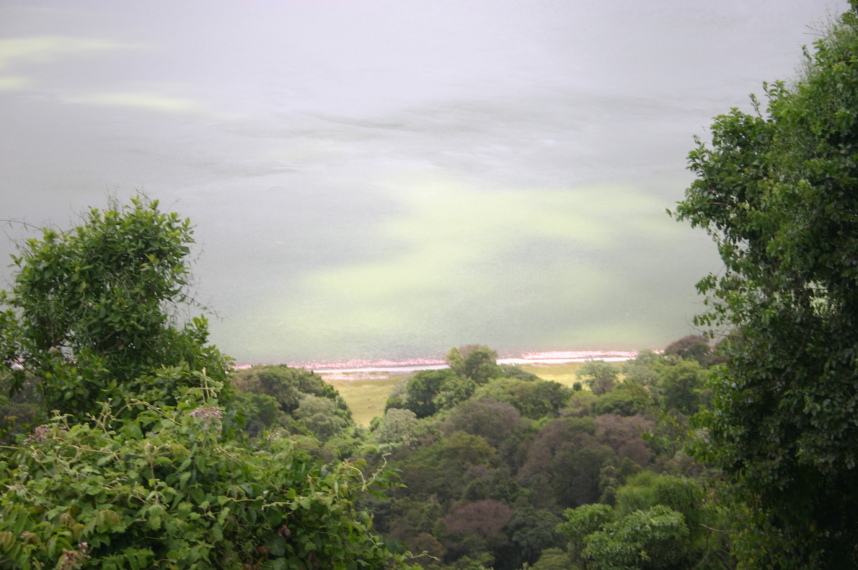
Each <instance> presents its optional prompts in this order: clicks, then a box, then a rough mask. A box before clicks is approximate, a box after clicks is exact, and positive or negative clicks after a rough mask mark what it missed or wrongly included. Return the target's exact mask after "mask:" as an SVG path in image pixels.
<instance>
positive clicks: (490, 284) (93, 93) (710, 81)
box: [0, 0, 848, 363]
mask: <svg viewBox="0 0 858 570" xmlns="http://www.w3.org/2000/svg"><path fill="white" fill-rule="evenodd" d="M847 7H848V3H847V2H846V1H830V0H815V1H792V2H790V1H783V0H759V1H755V2H746V1H745V0H727V1H723V2H717V3H716V2H703V1H689V0H654V1H652V2H645V3H643V2H637V1H632V0H608V1H603V2H598V3H597V2H580V1H572V0H550V1H545V0H515V1H513V0H510V1H504V0H469V1H467V2H466V1H453V0H399V1H395V0H386V1H382V0H363V1H360V2H358V1H347V0H320V1H310V0H285V1H273V0H271V1H261V0H260V1H256V2H237V1H236V2H226V1H221V2H217V1H214V2H197V1H192V0H177V1H169V2H168V1H157V0H156V1H146V2H142V1H138V2H114V1H99V2H93V1H68V0H52V1H39V0H27V1H19V0H6V1H4V2H3V3H0V218H3V219H14V220H22V221H26V222H29V223H31V224H37V225H43V224H54V225H57V226H60V227H68V226H69V225H70V223H71V221H72V220H74V219H75V217H76V216H77V214H78V213H80V212H82V211H84V210H85V209H86V208H87V207H88V206H102V205H105V204H106V202H107V196H117V197H119V198H120V199H125V198H126V197H128V196H130V195H133V194H134V193H135V192H137V191H141V192H144V193H146V194H147V195H149V196H150V197H152V198H157V199H160V200H161V202H162V204H163V205H164V206H165V207H167V208H169V209H172V210H175V211H178V212H180V213H181V214H182V215H184V216H188V217H190V218H191V219H192V220H193V221H194V222H195V224H196V228H197V229H196V239H197V246H198V247H197V250H196V254H197V259H196V261H195V264H194V271H195V274H196V276H197V280H198V283H197V285H196V296H197V297H198V299H199V300H200V301H202V302H203V303H205V304H206V305H208V306H210V307H211V308H212V309H214V310H215V311H216V312H217V317H215V318H212V322H211V330H212V341H213V342H215V343H216V344H217V345H218V346H219V347H221V348H222V349H223V350H224V351H225V352H227V353H228V354H231V355H232V356H234V357H235V358H236V359H237V360H238V361H240V362H290V363H299V362H307V361H334V360H346V359H357V358H362V359H368V360H372V359H391V360H407V359H415V358H436V357H438V356H439V355H441V354H443V352H445V351H446V350H447V349H448V348H450V347H452V346H458V345H461V344H467V343H482V344H488V345H490V346H492V347H493V348H496V349H497V350H499V351H500V352H502V353H505V354H516V353H521V352H525V351H536V350H539V351H545V350H588V349H605V350H608V349H613V350H634V349H640V348H661V347H663V346H664V345H665V344H667V343H669V342H670V341H672V340H675V339H677V338H679V337H681V336H683V335H686V334H689V333H692V332H694V329H693V327H692V325H691V319H692V318H693V316H694V315H695V314H696V313H698V312H700V311H701V310H702V303H701V300H700V299H699V298H698V297H697V295H696V292H695V289H694V283H695V282H696V281H697V280H698V279H699V278H701V277H702V276H703V275H704V274H706V273H708V272H709V271H717V270H718V268H719V262H718V259H717V256H716V253H715V251H714V247H713V246H712V244H711V242H710V241H709V240H708V238H707V237H706V236H705V235H704V234H703V233H702V232H694V231H692V230H690V229H688V228H686V227H684V226H682V225H679V224H677V223H675V222H674V221H672V220H671V219H670V218H669V217H668V216H667V215H666V214H665V209H666V208H671V207H672V206H673V205H674V203H675V202H676V201H677V200H679V199H681V198H682V195H683V191H684V188H685V187H686V186H687V185H688V184H689V182H690V181H691V175H690V174H689V173H688V172H687V171H686V170H685V166H686V155H687V153H688V151H689V150H691V148H692V147H693V140H692V137H693V135H695V134H696V135H700V136H702V137H703V138H706V136H707V131H706V128H707V126H708V125H709V124H711V118H712V117H713V116H714V115H716V114H719V113H724V112H726V111H728V110H729V109H730V107H734V106H735V107H742V108H744V109H748V108H749V105H748V95H749V94H750V93H752V92H755V93H761V91H762V89H761V83H762V82H763V81H764V80H768V81H772V80H778V79H790V78H791V77H793V76H794V73H795V70H796V68H797V66H798V65H799V64H800V62H801V47H802V45H805V44H811V43H812V42H813V41H814V40H815V39H816V38H817V37H818V36H819V30H821V29H823V28H824V25H822V24H823V23H824V22H825V21H826V20H828V18H829V15H831V14H835V15H836V14H838V13H840V12H841V11H843V10H845V9H847ZM2 229H3V231H4V233H5V235H6V236H7V237H8V238H9V239H21V238H23V237H27V236H29V235H32V234H31V233H28V229H27V228H26V227H25V226H22V225H21V224H14V223H4V224H3V225H2ZM0 242H2V243H0V256H2V257H3V258H4V259H6V258H7V254H8V253H9V252H10V251H13V248H12V246H11V245H10V244H9V243H7V240H0ZM10 275H11V273H10V269H9V268H6V267H2V268H0V278H1V279H2V281H3V282H4V283H6V282H8V280H9V277H10Z"/></svg>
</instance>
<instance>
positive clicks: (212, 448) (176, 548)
mask: <svg viewBox="0 0 858 570" xmlns="http://www.w3.org/2000/svg"><path fill="white" fill-rule="evenodd" d="M180 401H181V403H180V404H179V405H178V406H176V407H155V406H148V407H147V409H146V410H145V411H143V412H140V413H138V414H137V415H136V417H135V418H134V419H123V420H121V421H118V420H117V419H116V418H115V416H113V415H112V414H111V413H110V410H109V407H108V406H105V409H104V413H103V414H102V415H100V416H99V417H98V418H97V420H96V421H94V422H92V423H78V424H72V423H70V422H69V418H68V417H63V416H57V417H56V418H55V419H54V420H53V421H52V422H51V423H49V424H46V425H43V426H40V427H39V428H37V430H36V431H35V433H34V434H33V435H31V436H30V437H29V438H28V439H27V440H26V441H24V442H23V443H22V445H21V446H20V447H19V448H17V449H15V450H13V451H11V452H8V453H7V454H6V456H5V458H4V461H3V462H2V463H0V476H2V480H3V483H4V484H5V486H6V487H7V489H8V491H7V492H6V493H5V494H4V495H2V497H0V565H4V566H14V567H16V568H23V569H29V568H42V567H46V566H53V565H55V564H56V565H57V567H62V568H74V567H77V566H74V564H83V563H84V562H85V563H86V567H87V568H104V569H107V568H117V569H119V568H151V567H155V566H157V567H163V568H188V567H195V568H237V567H239V566H242V565H244V566H243V567H246V568H262V567H264V568H304V567H316V568H318V567H322V568H343V569H347V568H393V567H402V556H401V555H396V554H393V553H391V552H390V551H389V549H388V548H387V547H386V546H385V544H384V543H383V542H382V540H381V539H380V538H378V537H377V536H375V535H373V534H372V520H371V517H370V515H369V513H367V512H366V511H364V510H361V509H359V508H357V507H356V506H355V503H354V501H355V498H356V497H357V496H358V495H360V494H361V493H363V492H365V491H367V490H370V488H371V487H373V486H379V485H381V486H384V485H389V481H388V480H387V479H386V478H385V476H384V475H383V474H382V473H376V474H375V475H374V476H372V477H370V478H369V479H365V478H364V475H363V474H362V473H361V471H360V469H359V468H358V467H359V465H355V464H350V463H341V464H334V465H323V464H322V463H321V462H320V461H318V460H317V459H316V458H314V457H312V456H310V455H308V454H307V453H305V452H303V451H300V450H298V449H296V448H295V447H294V445H293V444H292V443H290V442H289V441H288V440H272V441H263V442H260V443H259V444H258V446H256V447H253V448H249V447H247V446H246V445H244V444H241V443H238V442H235V441H228V440H227V441H225V440H224V439H223V438H222V437H221V433H220V431H221V424H222V419H221V416H222V409H221V408H219V407H217V405H216V402H215V401H209V402H205V401H204V400H203V398H202V397H201V394H199V393H194V392H193V391H185V392H184V394H183V395H182V397H181V398H180Z"/></svg>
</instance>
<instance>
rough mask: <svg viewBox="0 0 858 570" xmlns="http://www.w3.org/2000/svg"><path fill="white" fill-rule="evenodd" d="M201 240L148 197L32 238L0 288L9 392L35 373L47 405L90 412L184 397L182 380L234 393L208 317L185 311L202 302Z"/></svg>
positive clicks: (2, 355)
mask: <svg viewBox="0 0 858 570" xmlns="http://www.w3.org/2000/svg"><path fill="white" fill-rule="evenodd" d="M192 243H193V230H192V227H191V224H190V221H189V220H187V219H182V218H180V217H179V216H178V214H175V213H164V212H162V211H161V210H160V209H159V208H158V202H157V201H150V200H148V199H144V198H141V197H137V198H133V199H132V200H131V203H130V205H127V206H119V205H117V204H112V205H111V206H110V207H109V208H108V209H105V210H97V209H91V210H90V211H89V212H88V213H87V214H86V215H85V217H84V220H83V223H82V224H80V225H79V226H77V227H75V228H73V229H71V230H69V231H57V230H53V229H45V230H43V232H42V237H41V239H35V238H33V239H30V240H27V241H26V242H25V243H23V244H21V245H20V247H19V255H18V256H14V263H15V266H16V267H17V269H18V272H17V274H16V275H15V277H14V282H13V286H12V290H11V291H9V292H6V291H3V292H0V307H2V306H5V310H4V311H3V312H2V313H0V359H2V364H3V366H5V367H6V369H7V371H8V372H9V374H8V376H7V380H8V381H7V383H6V385H5V386H4V388H5V391H6V392H7V393H11V394H14V393H16V392H18V391H19V390H20V389H21V387H22V383H23V381H24V378H25V375H26V374H29V375H30V377H31V378H33V381H34V382H35V386H36V389H37V390H38V391H39V392H40V394H41V398H42V401H43V403H44V405H45V407H46V409H47V410H56V411H59V412H62V413H66V414H72V415H75V416H77V417H79V418H83V417H85V415H86V414H87V413H97V412H98V411H99V409H100V405H99V404H98V402H104V401H107V400H109V399H112V400H113V401H114V404H115V406H116V407H117V408H120V407H122V406H123V405H124V404H125V403H126V402H127V401H128V400H129V399H130V398H132V397H133V398H138V399H143V400H147V401H149V402H151V403H159V404H174V403H175V401H174V399H173V392H174V391H175V389H176V388H177V387H178V386H198V385H201V383H203V382H206V381H213V382H214V383H218V384H219V385H220V386H221V399H222V400H223V399H224V398H225V396H226V395H227V394H226V392H225V391H228V385H225V382H224V380H225V378H226V373H227V370H228V362H227V359H226V358H225V357H224V356H223V355H222V354H221V353H220V352H219V351H218V350H217V349H216V348H215V347H213V346H210V345H207V344H206V342H207V337H208V328H207V323H206V320H205V318H203V317H197V318H192V319H190V320H189V321H186V322H184V323H182V322H180V319H179V316H180V314H181V311H183V310H185V309H187V308H188V307H193V306H194V303H193V301H192V300H191V298H190V297H189V295H188V292H187V288H188V280H189V261H188V256H189V254H190V245H191V244H192Z"/></svg>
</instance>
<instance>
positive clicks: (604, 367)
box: [575, 360, 620, 395]
mask: <svg viewBox="0 0 858 570" xmlns="http://www.w3.org/2000/svg"><path fill="white" fill-rule="evenodd" d="M575 375H576V376H577V377H578V378H581V379H582V380H583V381H584V383H585V384H587V386H589V387H590V389H591V390H592V391H593V393H594V394H596V395H599V394H605V393H607V392H610V391H611V390H613V389H614V385H615V384H616V383H617V378H619V376H620V371H619V369H618V368H617V367H616V366H614V365H613V364H610V363H608V362H605V361H604V360H588V361H587V362H585V363H584V364H582V365H581V368H579V369H578V372H576V373H575Z"/></svg>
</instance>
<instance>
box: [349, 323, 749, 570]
mask: <svg viewBox="0 0 858 570" xmlns="http://www.w3.org/2000/svg"><path fill="white" fill-rule="evenodd" d="M700 344H701V341H700V339H699V337H689V338H687V339H683V340H682V342H680V343H679V344H678V345H677V346H690V347H693V350H692V351H691V353H690V354H693V355H695V356H697V357H699V360H702V361H704V362H707V363H708V362H710V361H711V352H712V349H711V347H710V346H709V345H708V343H706V341H705V339H704V340H703V341H702V345H703V346H702V347H701V346H699V345H700ZM468 350H469V351H471V352H472V353H477V354H492V351H490V350H489V349H487V348H486V347H468ZM456 352H459V351H451V353H453V354H455V353H456ZM493 358H494V356H492V360H491V361H485V360H484V361H483V364H484V365H485V366H486V369H489V370H491V371H492V373H493V374H494V377H488V378H486V379H484V380H482V381H481V383H480V384H479V385H477V384H476V382H473V380H472V379H471V378H467V377H464V376H460V375H458V374H456V373H455V371H453V370H441V371H424V372H417V373H415V374H414V375H413V376H411V377H410V379H408V380H406V381H405V382H403V384H402V385H401V386H400V387H399V388H398V389H396V390H394V395H393V396H392V397H391V398H390V399H389V400H388V402H387V411H386V414H385V416H384V418H379V419H378V420H377V421H375V422H373V428H374V429H373V432H372V434H371V435H370V436H369V438H368V440H367V441H366V443H365V444H364V445H363V447H362V448H360V449H359V452H360V453H361V454H362V455H364V456H365V457H366V458H367V459H368V460H369V461H370V462H374V461H379V458H381V457H382V455H383V454H385V453H386V454H389V455H387V456H386V457H387V462H388V464H389V465H390V466H392V467H393V468H395V469H397V470H398V471H399V475H400V477H401V481H402V483H403V484H404V486H403V487H401V488H398V489H395V490H393V491H391V492H390V495H389V498H387V499H381V500H379V499H376V500H373V501H372V502H371V503H370V504H369V506H370V507H371V509H372V510H373V512H374V513H375V516H376V521H377V524H378V527H379V529H380V530H381V531H383V532H385V533H386V534H387V535H388V536H390V537H391V538H395V539H397V540H401V541H403V542H404V543H405V544H406V545H407V546H408V548H409V549H410V550H411V551H412V552H414V553H415V554H419V553H422V554H421V555H420V556H419V557H418V558H417V560H418V562H419V564H420V565H421V566H422V567H424V568H432V569H435V570H451V569H469V570H479V569H488V568H493V569H496V570H517V569H523V568H562V569H564V570H569V569H574V568H579V569H585V568H587V569H603V568H685V567H689V568H690V567H697V568H701V569H703V568H724V567H725V566H726V567H728V568H729V567H732V565H733V559H732V557H731V554H730V552H729V542H730V541H729V539H728V537H729V534H728V533H727V532H725V531H722V530H720V529H724V528H728V527H729V524H730V523H729V522H728V521H727V519H728V518H729V517H728V516H727V513H729V512H730V509H731V508H732V506H731V503H729V502H725V501H724V500H723V499H722V497H720V495H718V494H716V493H714V492H713V490H714V489H715V487H717V480H716V479H715V478H713V477H714V475H713V476H710V474H709V471H708V470H707V468H706V467H705V466H704V465H701V464H699V463H697V462H695V461H694V460H692V459H691V458H689V457H688V456H687V455H686V454H685V452H684V448H685V446H686V444H687V443H688V441H689V438H688V430H689V426H688V419H689V416H690V415H691V414H693V413H694V412H696V411H697V410H698V409H699V408H700V407H701V406H705V402H706V401H707V391H706V389H705V388H704V386H703V375H704V371H705V370H706V368H705V366H701V364H700V363H699V362H698V360H686V359H684V358H682V357H681V356H679V355H678V354H676V353H671V354H669V355H664V356H661V355H657V354H653V353H651V352H642V353H641V355H640V358H638V359H636V360H633V361H630V362H627V363H623V364H618V363H607V362H587V363H585V364H583V365H582V366H581V367H580V368H579V369H578V370H579V374H578V377H579V378H581V379H582V380H583V382H584V384H586V385H587V386H588V387H591V388H592V389H582V388H578V389H577V390H575V389H572V388H569V387H567V386H564V385H562V384H559V383H557V382H551V381H545V380H542V379H540V378H538V377H536V376H534V375H532V374H528V373H525V372H524V371H522V370H513V369H512V368H510V367H508V366H497V365H493V364H494V361H493ZM468 381H470V382H471V383H470V384H469V383H468ZM461 386H468V389H467V390H461V389H460V387H461ZM707 488H708V489H709V491H708V492H707V491H705V489H707ZM707 493H708V494H707ZM593 509H595V510H596V511H597V512H598V513H600V515H599V517H597V518H596V519H593V518H592V516H591V513H593V512H596V511H593ZM564 521H565V522H564ZM588 521H589V522H588Z"/></svg>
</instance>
